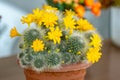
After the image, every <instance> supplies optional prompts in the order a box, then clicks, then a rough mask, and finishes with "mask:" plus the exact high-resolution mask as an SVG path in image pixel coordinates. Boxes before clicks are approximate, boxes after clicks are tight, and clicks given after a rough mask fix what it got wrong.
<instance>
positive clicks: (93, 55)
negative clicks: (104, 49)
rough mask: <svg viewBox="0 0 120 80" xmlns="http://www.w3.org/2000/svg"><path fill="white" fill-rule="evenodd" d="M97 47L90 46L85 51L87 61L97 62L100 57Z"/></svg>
mask: <svg viewBox="0 0 120 80" xmlns="http://www.w3.org/2000/svg"><path fill="white" fill-rule="evenodd" d="M99 50H100V49H99V48H90V49H89V50H88V52H87V59H88V61H89V62H92V63H95V62H98V61H99V59H100V58H101V55H102V54H101V53H100V52H99Z"/></svg>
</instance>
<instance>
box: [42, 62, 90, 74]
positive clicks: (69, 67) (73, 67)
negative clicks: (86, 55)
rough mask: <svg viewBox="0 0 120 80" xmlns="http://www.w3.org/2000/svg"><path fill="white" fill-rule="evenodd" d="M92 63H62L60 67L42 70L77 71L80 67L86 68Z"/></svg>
mask: <svg viewBox="0 0 120 80" xmlns="http://www.w3.org/2000/svg"><path fill="white" fill-rule="evenodd" d="M91 65H92V63H90V62H80V63H76V64H70V65H63V66H62V67H61V68H60V69H55V70H52V69H50V70H44V72H68V71H77V70H81V69H86V68H88V67H90V66H91Z"/></svg>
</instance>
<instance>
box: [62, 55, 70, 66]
mask: <svg viewBox="0 0 120 80" xmlns="http://www.w3.org/2000/svg"><path fill="white" fill-rule="evenodd" d="M61 55H62V63H63V64H70V63H71V59H72V56H71V53H62V54H61Z"/></svg>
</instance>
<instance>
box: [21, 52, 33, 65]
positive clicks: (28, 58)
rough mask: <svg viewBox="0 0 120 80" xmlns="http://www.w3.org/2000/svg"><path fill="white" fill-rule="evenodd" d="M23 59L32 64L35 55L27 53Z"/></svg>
mask: <svg viewBox="0 0 120 80" xmlns="http://www.w3.org/2000/svg"><path fill="white" fill-rule="evenodd" d="M23 60H24V62H25V63H27V64H30V63H31V61H32V60H33V57H32V56H31V55H30V54H25V56H24V57H23Z"/></svg>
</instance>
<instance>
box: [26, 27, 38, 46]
mask: <svg viewBox="0 0 120 80" xmlns="http://www.w3.org/2000/svg"><path fill="white" fill-rule="evenodd" d="M39 38H40V32H39V30H37V29H30V30H28V31H26V32H25V33H24V41H25V44H26V45H28V46H30V45H31V44H32V43H33V41H34V40H35V39H39Z"/></svg>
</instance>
